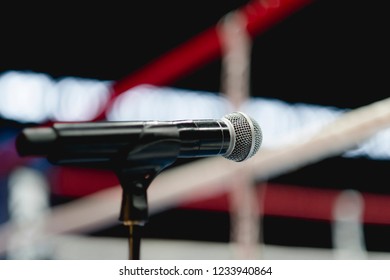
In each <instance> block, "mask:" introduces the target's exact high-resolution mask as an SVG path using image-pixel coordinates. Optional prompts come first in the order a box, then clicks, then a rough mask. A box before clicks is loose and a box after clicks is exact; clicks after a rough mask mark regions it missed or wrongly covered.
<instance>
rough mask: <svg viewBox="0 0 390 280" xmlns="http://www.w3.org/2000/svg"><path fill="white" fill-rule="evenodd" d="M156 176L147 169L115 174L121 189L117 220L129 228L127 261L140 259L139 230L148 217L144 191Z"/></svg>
mask: <svg viewBox="0 0 390 280" xmlns="http://www.w3.org/2000/svg"><path fill="white" fill-rule="evenodd" d="M156 175H157V171H156V170H154V169H149V170H148V169H147V168H139V169H138V168H130V169H121V170H120V171H118V172H117V176H118V178H119V181H120V183H121V186H122V189H123V194H122V204H121V211H120V217H119V220H120V221H122V223H123V224H124V225H125V226H128V227H129V260H139V259H140V250H141V230H142V227H143V226H144V225H145V223H146V222H147V221H148V216H149V214H148V201H147V192H146V191H147V188H148V187H149V185H150V183H151V182H152V180H153V179H154V177H155V176H156Z"/></svg>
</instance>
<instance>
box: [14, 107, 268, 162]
mask: <svg viewBox="0 0 390 280" xmlns="http://www.w3.org/2000/svg"><path fill="white" fill-rule="evenodd" d="M261 142H262V131H261V129H260V126H259V124H258V123H257V122H256V121H255V120H254V119H253V118H251V117H249V116H248V115H246V114H245V113H242V112H233V113H230V114H227V115H225V116H224V117H223V118H222V119H219V120H215V119H203V120H202V119H200V120H177V121H115V122H110V121H102V122H81V123H55V124H53V125H52V126H51V127H35V128H25V129H24V130H23V131H22V132H21V133H20V134H19V135H18V137H17V139H16V148H17V151H18V153H19V155H20V156H47V158H48V159H49V161H50V162H52V163H55V164H81V165H90V164H92V165H105V164H110V163H113V162H117V161H118V160H119V161H123V160H124V161H126V159H128V158H130V155H134V154H136V153H138V155H137V159H138V158H139V157H145V158H153V155H154V154H156V155H157V154H158V155H159V156H160V157H161V156H164V154H167V155H168V154H170V155H172V154H173V155H174V156H175V157H177V158H191V157H195V158H198V157H207V156H223V157H225V158H227V159H229V160H233V161H236V162H241V161H244V160H247V159H249V158H251V157H252V156H253V155H255V154H256V153H257V151H258V150H259V148H260V146H261ZM146 153H147V154H148V155H146Z"/></svg>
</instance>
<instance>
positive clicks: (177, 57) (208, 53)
mask: <svg viewBox="0 0 390 280" xmlns="http://www.w3.org/2000/svg"><path fill="white" fill-rule="evenodd" d="M263 2H265V1H263ZM311 2H312V0H279V3H278V5H277V6H272V5H270V6H266V5H264V4H262V1H260V0H252V1H250V2H249V3H248V4H247V5H245V6H243V7H242V8H240V9H239V10H237V12H240V13H242V14H243V15H244V16H245V18H246V21H247V26H246V29H247V31H248V33H249V34H250V35H251V36H252V37H254V36H255V35H259V34H261V33H263V32H265V31H266V30H268V29H269V28H271V27H272V26H274V25H275V24H277V23H279V22H280V21H282V20H284V19H285V18H287V17H288V16H289V15H291V14H293V13H294V12H296V11H297V10H299V9H300V8H303V7H304V6H306V5H307V4H309V3H311ZM218 30H219V26H218V24H217V25H215V26H213V27H211V28H209V29H207V30H206V31H204V32H202V33H200V34H199V35H197V36H195V37H194V38H192V39H190V40H188V41H187V42H185V43H183V44H182V45H179V46H178V47H176V48H175V49H173V50H171V51H170V52H168V53H166V54H165V55H163V56H161V57H160V58H158V59H156V60H154V61H152V62H150V63H149V64H147V65H145V66H144V67H142V68H140V69H139V70H138V71H136V72H134V73H132V74H130V75H128V76H127V77H125V78H123V79H122V80H119V81H116V82H114V84H113V86H112V95H111V101H110V102H109V103H108V104H107V107H106V110H104V111H103V112H102V113H101V114H100V115H99V116H98V117H97V118H96V119H97V120H101V119H104V118H105V115H106V111H107V109H109V108H110V107H111V104H112V102H113V100H114V99H115V98H116V97H117V96H118V95H120V94H122V93H123V92H125V91H127V90H129V89H130V88H132V87H134V86H137V85H140V84H151V85H155V86H162V85H167V84H170V83H172V82H174V81H176V80H178V79H180V78H182V77H184V76H185V75H187V74H189V73H191V72H193V71H195V70H196V69H199V68H200V67H202V66H203V65H205V64H206V63H209V62H210V61H212V60H214V59H217V58H218V57H220V56H221V52H222V50H221V49H222V48H221V43H220V39H219V35H218Z"/></svg>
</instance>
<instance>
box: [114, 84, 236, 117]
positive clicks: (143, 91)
mask: <svg viewBox="0 0 390 280" xmlns="http://www.w3.org/2000/svg"><path fill="white" fill-rule="evenodd" d="M230 111H231V106H230V104H229V103H228V101H227V100H226V99H224V98H222V97H221V96H219V95H217V94H215V93H211V92H197V91H190V90H184V89H173V88H168V87H155V86H150V85H141V86H137V87H134V88H132V89H131V90H128V91H126V92H124V93H123V94H121V95H120V96H119V97H118V98H117V99H116V100H115V102H114V105H113V107H112V109H111V110H110V111H109V112H108V119H109V120H112V121H123V120H178V119H203V118H211V119H214V118H218V119H219V118H221V117H222V116H223V115H225V114H227V113H228V112H230Z"/></svg>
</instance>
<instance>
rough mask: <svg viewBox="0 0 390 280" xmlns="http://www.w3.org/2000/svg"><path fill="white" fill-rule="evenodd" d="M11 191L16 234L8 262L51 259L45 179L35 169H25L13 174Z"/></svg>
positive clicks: (9, 244) (13, 237)
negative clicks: (46, 228) (47, 232)
mask: <svg viewBox="0 0 390 280" xmlns="http://www.w3.org/2000/svg"><path fill="white" fill-rule="evenodd" d="M8 187H9V213H10V223H11V224H12V226H13V227H12V229H13V232H12V234H11V236H10V238H9V240H8V248H7V258H9V259H42V258H43V259H45V258H48V257H49V255H50V249H49V248H50V246H49V243H48V240H45V239H46V237H47V236H45V235H46V234H45V230H44V229H45V219H46V216H47V214H48V213H49V210H50V205H49V186H48V184H47V181H46V179H45V176H44V175H43V174H42V173H40V172H39V171H36V170H34V169H31V168H27V167H21V168H18V169H16V170H15V171H14V172H12V173H11V174H10V178H9V186H8Z"/></svg>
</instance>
